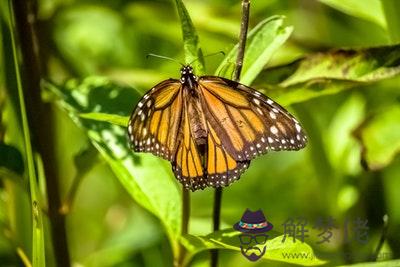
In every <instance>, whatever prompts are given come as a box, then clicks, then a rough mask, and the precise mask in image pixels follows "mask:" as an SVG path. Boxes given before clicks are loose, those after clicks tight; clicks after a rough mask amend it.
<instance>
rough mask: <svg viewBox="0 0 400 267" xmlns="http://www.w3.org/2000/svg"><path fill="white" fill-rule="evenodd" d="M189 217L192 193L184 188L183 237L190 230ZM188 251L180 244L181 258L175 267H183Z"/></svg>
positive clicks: (179, 257)
mask: <svg viewBox="0 0 400 267" xmlns="http://www.w3.org/2000/svg"><path fill="white" fill-rule="evenodd" d="M189 217H190V191H189V189H186V188H184V187H182V226H181V236H185V235H186V234H187V233H188V229H189ZM185 255H186V249H185V247H184V246H183V245H182V244H180V245H179V256H178V262H176V263H175V264H174V266H176V267H178V266H183V262H184V260H185Z"/></svg>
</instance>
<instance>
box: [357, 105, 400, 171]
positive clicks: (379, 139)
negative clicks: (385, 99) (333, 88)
mask: <svg viewBox="0 0 400 267" xmlns="http://www.w3.org/2000/svg"><path fill="white" fill-rule="evenodd" d="M358 131H359V132H360V138H361V142H362V144H363V146H364V148H365V151H364V153H365V154H364V158H365V160H366V163H367V164H368V167H369V168H370V169H372V170H377V169H381V168H383V167H385V166H386V165H388V164H389V163H390V162H392V160H393V159H394V157H395V156H396V155H397V154H398V153H399V152H400V107H399V106H397V105H396V106H391V107H388V108H386V109H385V110H382V111H380V112H379V113H378V114H376V115H375V116H374V117H373V118H371V119H370V120H368V121H367V122H364V123H363V124H362V126H361V128H360V129H359V130H358Z"/></svg>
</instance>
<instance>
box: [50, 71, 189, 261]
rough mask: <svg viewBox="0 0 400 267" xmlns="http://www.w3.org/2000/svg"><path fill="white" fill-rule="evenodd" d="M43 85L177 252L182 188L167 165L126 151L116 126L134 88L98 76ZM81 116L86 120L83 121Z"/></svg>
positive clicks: (130, 104)
mask: <svg viewBox="0 0 400 267" xmlns="http://www.w3.org/2000/svg"><path fill="white" fill-rule="evenodd" d="M44 88H45V89H47V90H48V91H51V92H52V93H53V95H55V96H56V98H57V101H56V104H58V106H60V107H61V108H63V109H64V110H65V111H66V112H68V114H69V116H70V117H71V118H72V120H73V121H74V122H75V123H76V124H77V125H78V126H79V127H81V128H82V129H84V130H85V131H86V133H87V135H88V137H89V139H90V141H91V142H92V144H93V145H94V146H95V147H96V148H97V150H98V151H99V152H100V154H101V155H102V156H103V158H104V159H105V160H106V162H107V163H108V164H109V165H110V167H111V169H112V170H113V171H114V173H115V175H116V176H117V178H118V179H119V181H120V182H121V184H122V185H123V186H124V188H125V189H126V190H127V192H128V193H129V194H130V195H131V196H132V198H133V199H134V200H135V201H136V202H137V203H138V204H140V205H141V206H143V207H144V208H146V209H147V210H148V211H150V212H151V213H153V214H154V215H155V216H156V217H158V218H159V219H160V221H161V222H162V224H163V225H164V227H165V230H166V233H167V235H168V237H169V239H170V241H171V246H172V249H173V251H174V253H176V252H177V249H178V237H179V233H180V227H181V205H180V198H181V197H180V194H181V192H180V190H179V187H178V186H177V185H178V184H177V183H176V181H175V178H174V177H173V175H172V171H171V167H170V164H169V163H168V162H167V161H164V160H162V159H160V158H157V157H155V156H153V155H150V154H146V153H134V152H133V151H131V150H130V148H129V142H128V139H127V134H126V126H127V125H126V124H125V125H123V126H122V127H121V126H120V125H122V124H123V122H124V121H125V118H126V117H127V116H128V114H130V112H132V109H133V108H134V106H135V105H136V103H137V102H138V101H139V99H140V95H139V94H138V93H137V92H136V91H135V90H134V89H133V88H128V87H120V86H117V85H114V84H112V83H111V82H109V81H108V80H106V79H104V78H99V77H89V78H86V79H84V80H83V81H82V82H80V81H77V80H71V81H69V82H67V83H66V85H65V86H62V87H61V86H55V85H51V84H49V83H44ZM80 114H81V115H82V114H85V115H86V118H85V119H82V116H81V115H80ZM105 114H107V115H105ZM110 114H115V115H110ZM83 117H85V116H83ZM87 118H90V119H87ZM110 122H115V123H112V124H111V123H110Z"/></svg>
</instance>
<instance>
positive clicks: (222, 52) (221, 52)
mask: <svg viewBox="0 0 400 267" xmlns="http://www.w3.org/2000/svg"><path fill="white" fill-rule="evenodd" d="M219 54H221V55H224V56H225V53H224V51H218V52H215V53H211V54H208V55H205V56H204V57H203V58H206V57H211V56H215V55H219ZM197 60H199V58H196V59H195V60H193V61H192V62H190V63H189V65H192V64H193V63H194V62H196V61H197Z"/></svg>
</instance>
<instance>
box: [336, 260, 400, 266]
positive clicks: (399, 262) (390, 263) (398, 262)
mask: <svg viewBox="0 0 400 267" xmlns="http://www.w3.org/2000/svg"><path fill="white" fill-rule="evenodd" d="M398 266H400V260H392V261H381V262H363V263H356V264H350V265H340V266H338V267H398Z"/></svg>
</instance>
